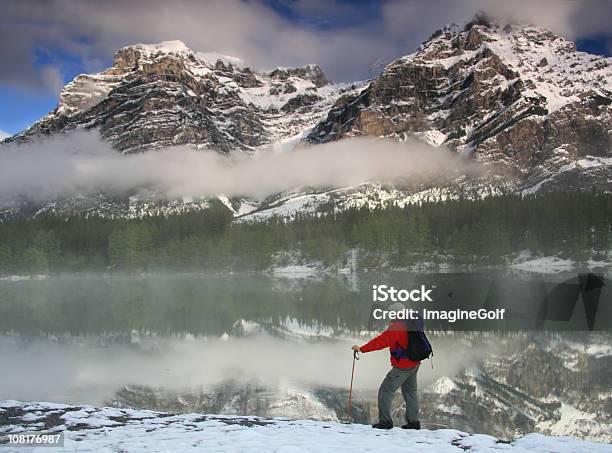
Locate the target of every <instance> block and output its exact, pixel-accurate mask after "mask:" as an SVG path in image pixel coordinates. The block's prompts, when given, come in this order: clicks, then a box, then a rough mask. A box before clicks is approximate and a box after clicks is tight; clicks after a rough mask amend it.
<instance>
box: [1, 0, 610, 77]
mask: <svg viewBox="0 0 612 453" xmlns="http://www.w3.org/2000/svg"><path fill="white" fill-rule="evenodd" d="M284 5H285V7H286V8H289V9H291V10H293V11H294V12H295V13H296V14H298V15H303V16H304V17H311V19H312V20H310V21H309V20H298V21H290V20H289V19H287V18H286V17H283V16H282V15H281V14H279V13H278V12H277V11H275V10H273V9H272V8H270V7H269V6H267V4H266V3H264V2H263V1H260V0H253V1H242V0H208V1H206V2H201V1H195V0H181V1H179V0H177V1H173V2H167V1H166V0H132V1H129V2H124V1H119V0H109V1H105V2H83V1H80V0H53V1H42V0H41V1H35V0H34V1H31V2H23V1H20V0H7V1H5V2H4V3H3V27H2V28H0V57H2V59H3V61H11V64H10V65H5V66H4V67H3V70H2V72H1V73H0V84H12V85H21V86H24V87H31V86H34V85H37V86H45V85H51V86H54V85H55V84H54V83H49V80H48V78H49V77H48V74H47V77H46V78H45V77H42V75H41V67H40V66H37V65H35V64H34V59H35V57H34V56H33V54H32V49H51V50H53V49H56V50H60V51H62V52H65V53H73V54H76V55H79V56H80V57H81V59H82V60H83V64H84V65H85V66H86V68H87V69H88V70H93V69H96V70H99V69H100V66H101V62H102V61H108V60H109V59H110V56H111V55H112V53H113V52H114V51H115V50H116V49H117V48H118V47H120V46H124V45H128V44H132V43H135V42H145V43H151V42H158V41H164V40H172V39H180V40H182V41H184V42H185V43H187V45H189V46H190V47H191V48H192V49H193V50H195V51H202V52H207V51H214V52H219V53H223V54H226V55H234V56H237V57H240V58H242V59H243V60H245V61H247V63H249V64H250V65H251V66H253V67H255V68H271V67H275V66H279V65H282V66H294V65H302V64H306V63H318V64H320V65H321V66H322V67H323V69H324V70H325V71H326V72H327V73H328V75H329V76H330V77H331V78H332V79H334V80H355V79H359V78H365V77H368V76H369V75H370V74H369V68H370V65H371V64H372V63H373V62H375V61H377V60H379V59H380V58H381V57H382V58H383V59H385V60H390V59H391V58H394V57H399V56H401V55H405V54H408V53H411V52H412V51H413V50H414V48H415V47H416V46H417V45H418V44H419V43H420V42H422V41H423V40H424V39H426V38H427V37H428V36H429V35H430V34H431V33H432V32H433V31H434V30H435V29H437V28H439V27H441V26H443V25H444V24H445V23H448V22H451V21H454V22H463V21H465V20H467V19H469V18H470V17H471V16H472V15H473V14H474V13H475V12H476V11H477V10H479V9H484V10H487V11H492V12H496V13H498V14H503V15H512V16H518V17H520V18H522V19H527V20H531V21H533V22H536V23H540V24H542V25H545V26H548V27H550V28H551V29H553V30H554V31H556V32H558V33H561V34H563V35H565V36H567V37H569V38H575V37H577V36H583V35H588V34H591V35H592V34H595V33H608V34H609V24H610V23H611V22H612V17H611V15H612V8H610V4H609V1H607V0H585V1H578V0H576V1H566V0H538V1H533V0H516V1H513V2H503V1H501V0H465V1H461V2H459V1H456V0H433V1H428V2H423V1H421V0H389V1H387V2H384V3H382V5H383V6H382V9H381V14H380V15H379V16H377V15H376V14H372V19H371V20H369V21H366V22H361V23H360V22H359V20H355V18H358V16H359V15H358V14H356V12H355V11H356V10H357V9H358V8H359V6H352V5H350V3H346V2H322V1H320V0H299V1H297V2H285V3H284ZM348 5H350V6H348ZM308 15H311V16H308ZM334 18H337V20H338V22H340V23H342V24H343V25H342V26H337V27H333V26H330V27H318V26H317V25H320V23H321V22H323V23H325V22H326V21H327V22H329V21H330V20H332V21H333V20H334ZM342 19H347V20H346V21H344V22H346V23H347V24H348V25H346V24H344V22H343V20H342ZM4 24H6V26H5V25H4ZM7 66H8V67H7ZM59 69H60V72H61V70H62V68H59Z"/></svg>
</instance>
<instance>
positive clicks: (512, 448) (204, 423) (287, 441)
mask: <svg viewBox="0 0 612 453" xmlns="http://www.w3.org/2000/svg"><path fill="white" fill-rule="evenodd" d="M24 432H30V433H31V432H39V433H40V432H53V433H58V432H63V433H64V446H63V447H61V448H54V449H53V450H52V451H61V452H96V453H103V452H121V453H127V452H147V453H153V452H189V451H202V452H204V451H211V452H212V451H214V452H287V453H288V452H302V451H304V452H309V453H311V452H358V451H373V452H377V451H384V452H410V451H415V452H416V451H418V452H435V453H439V452H464V451H471V452H500V451H509V452H547V453H548V452H556V453H576V452H581V453H604V452H612V445H607V444H599V443H594V442H586V441H580V440H576V439H572V438H569V437H549V436H544V435H541V434H528V435H526V436H523V437H521V438H519V439H515V440H512V441H510V442H507V441H500V440H498V439H496V438H494V437H492V436H488V435H483V434H468V433H465V432H461V431H457V430H454V429H439V430H428V429H423V430H421V431H406V430H403V429H400V428H394V429H392V430H389V431H380V430H374V429H372V428H371V427H369V426H367V425H358V424H351V425H349V424H342V423H334V422H321V421H310V420H290V419H286V418H267V419H264V418H258V417H235V416H223V415H200V414H184V415H172V414H165V413H161V412H153V411H142V410H132V409H116V408H94V407H90V406H67V405H62V404H51V403H26V402H19V401H0V447H1V448H2V451H7V452H10V451H15V452H25V451H37V450H38V449H36V448H27V447H22V446H20V447H14V448H11V447H10V446H8V445H6V436H7V435H8V434H9V433H24ZM3 444H5V445H3ZM40 451H51V450H46V449H40Z"/></svg>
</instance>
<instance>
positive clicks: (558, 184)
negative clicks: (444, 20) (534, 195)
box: [308, 15, 612, 191]
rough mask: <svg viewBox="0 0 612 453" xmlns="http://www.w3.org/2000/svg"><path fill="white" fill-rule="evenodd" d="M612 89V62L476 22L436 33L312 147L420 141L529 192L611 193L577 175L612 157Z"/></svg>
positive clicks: (342, 111)
mask: <svg viewBox="0 0 612 453" xmlns="http://www.w3.org/2000/svg"><path fill="white" fill-rule="evenodd" d="M611 82H612V59H610V58H603V57H598V56H594V55H590V54H586V53H583V52H577V51H576V47H575V45H574V43H572V42H569V41H567V40H565V39H563V38H561V37H559V36H557V35H555V34H553V33H551V32H549V31H546V30H543V29H540V28H536V27H531V26H521V25H512V24H507V25H503V24H497V23H491V22H490V21H489V19H488V18H487V17H485V16H483V15H478V16H476V17H475V19H474V20H472V21H471V22H469V23H467V24H466V25H465V26H463V27H460V26H457V25H449V26H447V27H445V28H444V29H442V30H438V31H437V32H435V33H434V34H433V35H432V37H431V38H430V39H429V40H427V41H426V42H425V43H424V44H422V45H421V47H420V48H419V49H418V50H417V51H416V52H415V53H413V54H411V55H407V56H405V57H402V58H400V59H398V60H396V61H394V62H392V63H391V64H389V65H388V66H387V67H386V68H385V70H384V71H383V73H382V74H381V75H380V76H379V77H377V78H376V79H375V80H373V81H372V83H371V84H370V85H369V86H368V87H367V88H366V89H364V90H363V91H362V92H360V93H358V94H356V95H354V96H347V97H345V98H341V99H339V100H338V101H337V102H336V104H335V105H334V107H333V108H332V110H331V111H330V112H329V114H328V116H327V118H326V119H325V120H324V121H322V122H321V123H320V124H318V125H317V126H316V127H315V128H314V129H313V130H312V131H311V133H310V134H309V137H308V139H309V140H310V141H311V142H313V143H321V142H327V141H331V140H337V139H340V138H342V137H347V136H356V135H375V136H385V137H397V138H398V139H403V138H405V137H407V136H417V137H420V138H422V139H423V140H425V141H427V142H429V143H431V144H433V145H446V146H448V147H450V148H451V149H453V150H456V151H457V152H460V153H463V154H465V155H470V156H472V157H473V158H474V159H476V160H478V161H481V162H484V163H489V164H495V166H497V167H500V168H498V170H497V171H498V172H500V173H503V174H506V175H508V176H511V177H514V178H516V179H517V182H518V186H519V188H520V189H521V190H534V191H537V190H558V189H561V188H563V189H570V190H575V189H583V188H585V187H589V188H590V187H591V186H593V185H595V186H597V187H598V188H600V189H603V190H609V189H610V188H611V187H610V186H609V184H610V183H609V182H608V181H607V178H605V177H603V175H601V174H596V173H598V172H593V171H591V172H586V173H588V174H586V175H585V178H584V180H581V178H580V177H578V178H577V177H576V174H577V173H579V170H580V169H581V167H583V168H586V167H589V168H592V167H595V166H606V165H607V164H608V163H607V162H605V161H603V160H602V159H601V158H608V157H610V156H612V136H611V133H610V130H612V115H611V109H610V103H611V102H612V94H611V91H610V89H611V86H612V85H611ZM567 172H570V174H573V177H572V176H570V174H567ZM604 173H606V172H604ZM561 175H562V176H561ZM552 179H555V181H554V183H553V181H552Z"/></svg>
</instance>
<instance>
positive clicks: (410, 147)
mask: <svg viewBox="0 0 612 453" xmlns="http://www.w3.org/2000/svg"><path fill="white" fill-rule="evenodd" d="M479 171H480V169H479V167H478V166H477V164H476V163H475V162H473V161H471V160H469V159H466V158H462V157H461V156H459V155H458V154H456V153H454V152H451V151H449V150H448V149H446V148H444V147H438V148H437V147H433V146H429V145H427V144H426V143H424V142H420V141H417V140H408V141H404V142H398V141H393V140H387V139H375V138H365V137H363V138H352V139H345V140H341V141H338V142H333V143H328V144H323V145H316V146H305V145H300V146H298V147H296V148H295V149H293V150H292V151H285V152H282V153H279V152H278V151H277V150H274V149H273V148H272V147H271V148H270V149H266V150H262V151H260V152H258V153H256V154H255V155H248V154H246V153H244V152H234V153H230V154H229V155H226V154H221V153H218V152H215V151H212V150H198V151H195V150H193V149H192V148H189V147H187V146H179V147H172V148H166V149H161V150H155V151H148V152H145V153H139V154H132V155H123V154H121V153H119V152H117V151H116V150H115V149H113V148H112V147H111V146H110V145H109V144H108V143H106V142H104V141H102V139H101V138H100V137H99V135H98V134H97V133H96V132H86V131H77V132H73V133H70V134H67V135H60V136H55V137H45V138H39V139H36V140H35V141H32V142H28V143H21V144H17V143H10V144H5V145H2V146H1V147H0V205H3V204H4V205H6V204H10V203H11V202H12V201H14V200H15V199H26V200H29V201H34V202H43V201H48V200H54V199H58V198H63V197H71V196H78V195H87V194H97V193H104V194H106V195H125V194H129V195H133V194H137V193H138V192H140V191H147V192H150V190H151V189H153V191H154V192H155V193H157V194H160V195H162V196H164V197H168V198H172V199H181V198H193V197H205V196H216V195H219V194H224V195H227V196H246V197H251V198H261V197H265V196H267V195H270V194H273V193H278V192H282V191H286V190H291V189H297V188H303V187H306V186H316V187H321V186H323V187H329V188H338V187H347V186H353V185H357V184H360V183H365V182H389V183H401V184H407V183H414V182H426V181H429V180H433V179H436V180H439V179H440V178H444V177H452V176H453V175H455V176H457V175H458V174H463V173H472V174H473V173H478V172H479Z"/></svg>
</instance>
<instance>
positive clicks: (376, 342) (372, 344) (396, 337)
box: [359, 321, 421, 368]
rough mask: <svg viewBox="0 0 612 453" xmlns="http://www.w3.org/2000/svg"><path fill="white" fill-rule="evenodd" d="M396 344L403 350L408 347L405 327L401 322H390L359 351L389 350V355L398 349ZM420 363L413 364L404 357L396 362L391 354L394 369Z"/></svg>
mask: <svg viewBox="0 0 612 453" xmlns="http://www.w3.org/2000/svg"><path fill="white" fill-rule="evenodd" d="M397 344H399V345H400V346H401V347H402V348H404V349H406V348H407V347H408V332H407V331H406V325H405V324H404V323H403V322H402V321H395V322H392V323H391V324H389V327H388V328H387V330H385V331H384V332H383V333H381V334H380V335H379V336H377V337H376V338H373V339H372V340H370V341H368V342H367V343H366V344H364V345H363V346H361V347H360V348H359V349H361V352H372V351H378V350H380V349H385V348H389V353H391V351H394V350H395V349H398V347H397ZM420 363H421V362H415V361H414V360H410V359H407V358H404V357H402V358H401V359H399V360H397V359H396V358H395V357H393V354H391V366H394V367H395V368H414V367H415V366H417V365H419V364H420Z"/></svg>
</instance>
